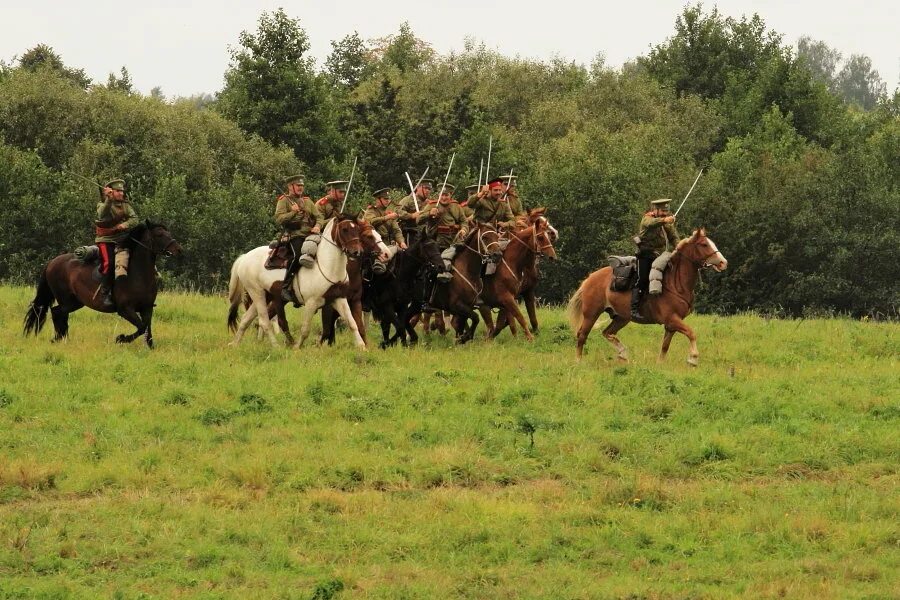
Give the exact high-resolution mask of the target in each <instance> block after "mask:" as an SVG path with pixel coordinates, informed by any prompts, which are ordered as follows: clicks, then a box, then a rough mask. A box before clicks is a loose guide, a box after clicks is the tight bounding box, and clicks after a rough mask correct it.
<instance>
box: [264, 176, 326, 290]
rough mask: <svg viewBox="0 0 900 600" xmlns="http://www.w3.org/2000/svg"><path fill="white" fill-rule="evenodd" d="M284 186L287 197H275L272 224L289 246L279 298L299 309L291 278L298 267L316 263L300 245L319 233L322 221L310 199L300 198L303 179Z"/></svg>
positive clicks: (283, 195) (322, 224)
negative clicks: (288, 259)
mask: <svg viewBox="0 0 900 600" xmlns="http://www.w3.org/2000/svg"><path fill="white" fill-rule="evenodd" d="M284 185H285V186H286V187H287V190H286V193H285V194H282V195H281V196H279V197H278V202H277V204H276V205H275V224H276V225H278V226H279V227H280V228H281V230H282V234H281V241H282V243H287V244H288V245H290V247H291V252H292V257H293V258H292V259H291V262H290V264H289V265H288V268H287V271H286V272H285V274H284V281H283V282H282V284H281V297H282V299H283V300H284V301H285V302H293V303H294V306H299V305H300V302H299V300H298V299H297V298H296V297H295V296H294V290H293V285H292V283H293V279H294V275H296V274H297V271H299V270H300V267H306V266H312V265H313V264H314V262H315V260H314V259H313V258H312V256H310V255H308V254H303V253H302V252H301V249H302V247H303V242H304V241H306V238H307V237H308V236H309V235H310V234H313V233H319V232H320V231H321V230H322V228H323V227H324V226H325V221H324V219H323V218H322V215H321V214H320V213H319V209H318V208H317V207H316V205H315V204H314V203H313V201H312V200H310V199H309V196H304V195H303V176H302V175H294V176H292V177H288V178H286V179H285V180H284Z"/></svg>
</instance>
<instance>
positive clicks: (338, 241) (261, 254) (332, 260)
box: [228, 219, 383, 348]
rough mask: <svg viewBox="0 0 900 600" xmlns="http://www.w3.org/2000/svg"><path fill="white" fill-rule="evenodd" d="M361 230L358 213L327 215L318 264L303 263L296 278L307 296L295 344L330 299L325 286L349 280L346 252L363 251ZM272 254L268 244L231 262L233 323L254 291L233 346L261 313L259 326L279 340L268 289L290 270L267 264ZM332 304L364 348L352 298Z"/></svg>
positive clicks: (301, 294) (298, 289)
mask: <svg viewBox="0 0 900 600" xmlns="http://www.w3.org/2000/svg"><path fill="white" fill-rule="evenodd" d="M359 233H360V226H359V225H358V224H357V223H356V221H355V220H353V219H347V220H342V221H336V220H335V219H331V220H330V221H328V223H327V224H326V225H325V229H324V231H323V232H322V241H321V242H320V243H319V249H318V252H317V254H316V264H315V265H314V266H312V267H307V268H302V269H300V270H299V272H298V273H297V275H296V276H295V277H294V280H293V282H292V288H293V291H294V294H295V295H296V296H297V297H298V298H302V299H303V302H304V305H303V308H302V309H301V310H302V312H301V328H300V336H299V338H298V339H297V342H296V343H295V344H294V347H295V348H299V347H300V346H301V345H302V344H303V342H304V341H306V338H307V337H309V330H310V322H311V321H312V317H313V315H314V314H315V312H316V311H317V310H319V309H320V308H322V306H324V305H325V302H326V300H325V294H326V292H328V290H329V289H330V288H331V287H332V286H334V285H339V284H346V283H347V282H348V281H349V278H348V277H347V256H348V255H350V256H353V257H358V256H359V255H360V254H361V253H362V244H361V242H360V238H359ZM376 233H377V232H376ZM376 239H377V238H376ZM379 246H383V243H382V244H379ZM268 254H269V247H268V246H260V247H258V248H254V249H253V250H251V251H249V252H247V253H246V254H242V255H241V256H239V257H238V258H237V259H236V260H235V261H234V264H233V265H232V267H231V281H230V283H229V286H228V299H229V301H230V302H231V311H230V313H229V323H232V322H233V321H234V320H236V315H237V310H238V307H239V306H240V304H241V302H242V300H243V298H244V294H246V295H247V296H249V298H250V300H251V302H252V304H251V306H250V308H248V309H247V312H246V313H244V316H243V318H242V319H241V321H240V324H239V325H238V326H237V330H236V332H235V336H234V340H232V341H231V343H230V344H229V345H231V346H236V345H237V344H239V343H240V341H241V337H243V335H244V332H245V331H246V330H247V327H249V326H250V324H251V323H252V322H253V320H254V319H256V318H259V327H260V329H261V331H262V332H263V333H264V334H265V335H268V337H269V341H270V342H271V343H272V345H273V346H277V345H278V339H277V337H276V335H275V328H274V326H273V323H272V321H271V320H270V319H269V312H268V305H267V302H266V292H269V293H272V294H274V293H275V292H273V291H272V288H273V286H274V284H276V283H279V282H281V281H282V280H283V279H284V271H285V270H284V269H271V270H269V269H266V268H265V262H266V259H267V257H268ZM331 304H332V306H334V308H335V310H337V311H338V314H339V315H341V317H343V319H344V321H346V323H347V326H348V327H349V328H350V330H351V331H352V332H353V336H354V343H355V344H356V346H357V347H358V348H364V347H365V342H364V341H363V339H362V337H361V336H360V335H359V329H358V328H357V326H356V321H354V320H353V316H352V314H351V312H350V306H349V305H348V303H347V299H346V298H345V297H340V298H335V299H334V300H332V302H331Z"/></svg>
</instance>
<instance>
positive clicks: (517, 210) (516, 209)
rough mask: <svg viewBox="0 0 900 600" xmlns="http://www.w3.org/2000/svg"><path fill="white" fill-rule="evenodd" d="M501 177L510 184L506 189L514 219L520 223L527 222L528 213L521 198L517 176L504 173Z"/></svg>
mask: <svg viewBox="0 0 900 600" xmlns="http://www.w3.org/2000/svg"><path fill="white" fill-rule="evenodd" d="M499 179H500V180H502V181H503V182H504V183H505V184H506V185H507V186H508V187H507V189H506V199H507V201H509V210H510V212H511V213H512V215H513V217H514V219H515V220H516V222H518V223H520V224H525V223H526V222H527V221H528V213H527V212H525V207H524V206H522V201H521V200H520V199H519V190H518V187H517V186H516V176H515V175H512V176H510V175H503V176H501V177H499Z"/></svg>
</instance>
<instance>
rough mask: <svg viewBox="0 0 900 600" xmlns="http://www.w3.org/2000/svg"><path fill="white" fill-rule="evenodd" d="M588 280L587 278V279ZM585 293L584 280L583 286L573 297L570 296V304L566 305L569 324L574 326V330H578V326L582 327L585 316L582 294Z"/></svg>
mask: <svg viewBox="0 0 900 600" xmlns="http://www.w3.org/2000/svg"><path fill="white" fill-rule="evenodd" d="M585 281H587V280H585ZM583 294H584V282H582V284H581V286H579V288H578V289H577V290H576V291H575V293H574V294H572V297H571V298H569V305H568V306H567V307H566V315H568V317H569V325H570V326H571V327H572V331H575V332H576V333H577V332H578V328H579V327H581V320H582V319H583V318H584V316H583V314H582V312H581V308H582V303H583V300H582V295H583Z"/></svg>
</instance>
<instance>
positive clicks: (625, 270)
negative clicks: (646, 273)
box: [608, 256, 637, 292]
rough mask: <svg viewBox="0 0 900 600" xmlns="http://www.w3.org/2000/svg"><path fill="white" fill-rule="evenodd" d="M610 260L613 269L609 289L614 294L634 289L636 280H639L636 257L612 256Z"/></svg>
mask: <svg viewBox="0 0 900 600" xmlns="http://www.w3.org/2000/svg"><path fill="white" fill-rule="evenodd" d="M608 259H609V266H610V268H611V269H612V279H610V281H609V289H610V290H612V291H614V292H625V291H627V290H630V289H631V288H633V287H634V282H635V279H637V258H636V257H634V256H610V257H608Z"/></svg>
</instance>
